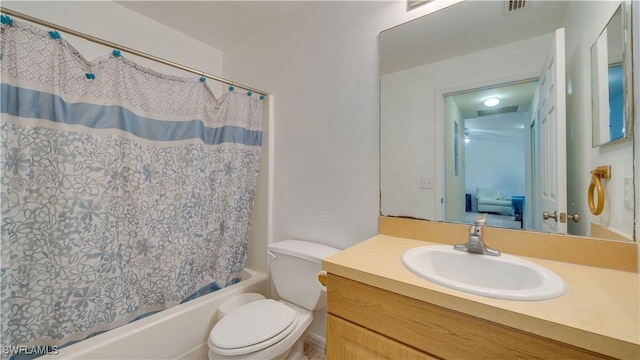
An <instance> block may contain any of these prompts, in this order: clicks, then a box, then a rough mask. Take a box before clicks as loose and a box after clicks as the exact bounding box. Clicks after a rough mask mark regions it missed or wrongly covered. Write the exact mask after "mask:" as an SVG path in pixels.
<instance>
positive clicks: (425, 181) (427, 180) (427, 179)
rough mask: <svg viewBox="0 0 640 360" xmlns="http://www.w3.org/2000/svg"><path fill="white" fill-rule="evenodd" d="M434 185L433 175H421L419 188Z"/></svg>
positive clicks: (429, 187) (428, 187) (427, 187)
mask: <svg viewBox="0 0 640 360" xmlns="http://www.w3.org/2000/svg"><path fill="white" fill-rule="evenodd" d="M435 187H436V178H435V177H433V176H423V177H421V178H420V189H434V188H435Z"/></svg>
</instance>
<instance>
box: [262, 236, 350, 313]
mask: <svg viewBox="0 0 640 360" xmlns="http://www.w3.org/2000/svg"><path fill="white" fill-rule="evenodd" d="M338 251H340V250H339V249H336V248H332V247H330V246H326V245H322V244H316V243H313V242H309V241H301V240H283V241H278V242H275V243H273V244H270V245H269V256H270V259H271V264H270V268H271V278H272V279H273V283H274V285H275V287H276V291H277V292H278V295H279V296H280V297H281V298H282V299H284V300H287V301H289V302H291V303H293V304H296V305H299V306H302V307H304V308H305V309H308V310H317V309H322V308H324V307H325V305H326V296H324V291H322V290H321V288H320V284H319V283H318V273H319V272H320V267H321V264H322V259H324V258H326V257H329V256H331V255H333V254H335V253H337V252H338Z"/></svg>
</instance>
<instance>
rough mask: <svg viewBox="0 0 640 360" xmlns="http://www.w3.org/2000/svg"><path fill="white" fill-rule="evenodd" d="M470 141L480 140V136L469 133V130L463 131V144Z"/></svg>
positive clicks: (472, 132) (473, 132)
mask: <svg viewBox="0 0 640 360" xmlns="http://www.w3.org/2000/svg"><path fill="white" fill-rule="evenodd" d="M471 140H482V135H480V134H477V133H476V132H475V131H470V130H469V129H467V128H465V129H464V142H465V143H468V142H469V141H471Z"/></svg>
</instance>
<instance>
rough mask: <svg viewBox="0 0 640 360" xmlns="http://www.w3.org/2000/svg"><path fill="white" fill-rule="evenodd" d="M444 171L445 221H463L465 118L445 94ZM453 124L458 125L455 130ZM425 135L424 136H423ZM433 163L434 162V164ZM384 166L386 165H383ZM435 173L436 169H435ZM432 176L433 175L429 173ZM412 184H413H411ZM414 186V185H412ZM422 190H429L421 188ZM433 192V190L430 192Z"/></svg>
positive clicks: (465, 174)
mask: <svg viewBox="0 0 640 360" xmlns="http://www.w3.org/2000/svg"><path fill="white" fill-rule="evenodd" d="M444 107H445V111H444V116H445V119H444V124H443V131H444V139H443V140H444V141H443V142H444V173H445V179H446V184H445V188H444V192H445V195H444V199H445V209H444V211H445V214H444V216H445V217H444V218H445V219H446V220H447V221H455V222H464V221H465V215H466V207H465V190H464V185H465V182H466V179H467V178H466V177H467V176H468V174H467V172H466V170H467V168H466V166H465V159H466V152H465V150H466V146H465V143H464V128H465V122H464V121H465V119H464V117H463V116H462V113H461V112H460V109H459V108H458V104H456V102H455V100H453V97H451V96H447V97H446V98H445V100H444ZM454 124H457V125H458V134H457V139H458V142H457V143H456V141H455V139H456V132H455V127H454ZM425 137H426V136H425ZM456 145H457V148H458V160H457V161H458V172H457V174H456V159H455V157H456V154H455V149H456ZM434 165H435V164H434ZM385 166H386V165H385ZM436 173H437V171H436ZM431 176H433V175H431ZM412 185H414V184H412ZM414 186H415V185H414ZM421 190H422V191H429V190H424V189H421ZM432 193H433V192H432Z"/></svg>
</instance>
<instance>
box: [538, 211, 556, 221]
mask: <svg viewBox="0 0 640 360" xmlns="http://www.w3.org/2000/svg"><path fill="white" fill-rule="evenodd" d="M542 218H543V219H545V220H549V219H553V220H555V221H556V222H557V221H558V212H557V211H554V212H553V214H550V213H549V212H548V211H545V212H543V213H542Z"/></svg>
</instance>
